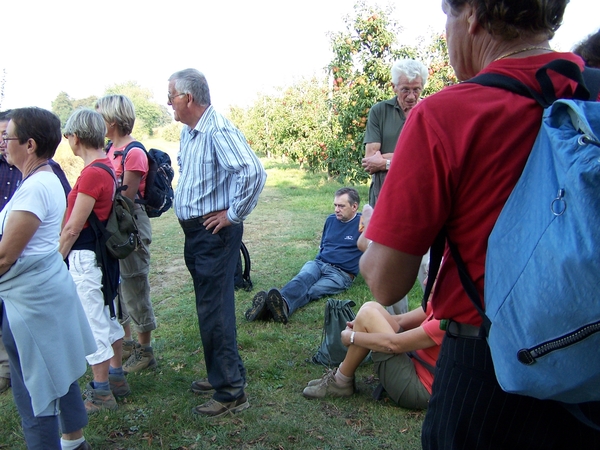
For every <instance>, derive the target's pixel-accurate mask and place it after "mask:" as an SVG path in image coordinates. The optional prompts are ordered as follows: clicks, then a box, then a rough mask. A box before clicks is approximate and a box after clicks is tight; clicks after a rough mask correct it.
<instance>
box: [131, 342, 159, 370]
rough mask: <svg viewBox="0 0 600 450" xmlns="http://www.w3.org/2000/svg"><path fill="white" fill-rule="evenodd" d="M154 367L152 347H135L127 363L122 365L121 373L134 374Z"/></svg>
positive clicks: (154, 360)
mask: <svg viewBox="0 0 600 450" xmlns="http://www.w3.org/2000/svg"><path fill="white" fill-rule="evenodd" d="M156 366H157V364H156V359H154V352H153V351H152V347H136V348H135V351H134V352H133V354H132V355H131V356H130V357H129V359H128V360H127V362H126V363H125V364H123V371H124V372H125V373H136V372H139V371H141V370H144V369H156Z"/></svg>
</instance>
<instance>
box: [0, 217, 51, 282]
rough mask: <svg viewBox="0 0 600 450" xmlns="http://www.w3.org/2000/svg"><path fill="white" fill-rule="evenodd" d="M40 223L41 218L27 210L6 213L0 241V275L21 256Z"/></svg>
mask: <svg viewBox="0 0 600 450" xmlns="http://www.w3.org/2000/svg"><path fill="white" fill-rule="evenodd" d="M41 223H42V222H41V220H40V219H39V218H38V217H37V216H36V215H35V214H33V213H31V212H29V211H11V212H10V213H8V217H7V218H6V225H5V227H4V233H3V235H2V240H1V241H0V275H2V274H4V273H6V272H7V271H8V269H10V268H11V266H12V265H13V264H14V263H15V261H16V260H17V258H18V257H19V256H21V253H23V250H24V249H25V247H26V246H27V244H28V243H29V241H30V240H31V238H32V237H33V235H34V234H35V232H36V231H37V230H38V228H39V227H40V224H41Z"/></svg>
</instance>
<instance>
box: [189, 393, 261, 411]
mask: <svg viewBox="0 0 600 450" xmlns="http://www.w3.org/2000/svg"><path fill="white" fill-rule="evenodd" d="M249 407H250V403H248V397H246V394H243V395H242V396H241V397H240V398H238V399H237V400H234V401H232V402H227V403H221V402H218V401H216V400H215V399H214V398H211V399H210V400H209V401H207V402H206V403H204V404H202V405H200V406H196V407H195V408H194V409H192V414H196V415H199V416H205V417H221V416H224V415H225V414H231V415H233V414H236V413H239V412H241V411H243V410H245V409H247V408H249Z"/></svg>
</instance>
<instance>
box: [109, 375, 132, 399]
mask: <svg viewBox="0 0 600 450" xmlns="http://www.w3.org/2000/svg"><path fill="white" fill-rule="evenodd" d="M108 382H109V383H110V390H111V392H112V393H113V395H114V396H115V397H127V396H128V395H129V394H131V389H130V388H129V384H128V383H127V378H125V375H114V374H113V375H111V374H109V375H108Z"/></svg>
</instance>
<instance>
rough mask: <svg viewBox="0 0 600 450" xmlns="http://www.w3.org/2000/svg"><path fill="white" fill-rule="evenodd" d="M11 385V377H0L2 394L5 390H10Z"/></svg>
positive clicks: (0, 392) (0, 391)
mask: <svg viewBox="0 0 600 450" xmlns="http://www.w3.org/2000/svg"><path fill="white" fill-rule="evenodd" d="M9 387H10V378H5V377H0V394H2V393H3V392H4V391H8V388H9Z"/></svg>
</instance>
